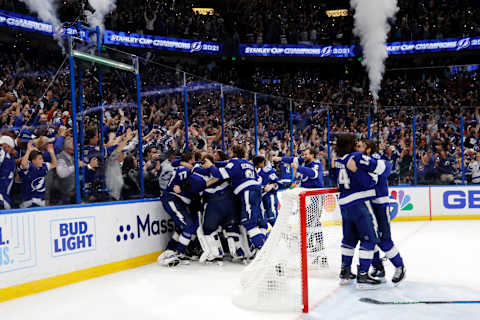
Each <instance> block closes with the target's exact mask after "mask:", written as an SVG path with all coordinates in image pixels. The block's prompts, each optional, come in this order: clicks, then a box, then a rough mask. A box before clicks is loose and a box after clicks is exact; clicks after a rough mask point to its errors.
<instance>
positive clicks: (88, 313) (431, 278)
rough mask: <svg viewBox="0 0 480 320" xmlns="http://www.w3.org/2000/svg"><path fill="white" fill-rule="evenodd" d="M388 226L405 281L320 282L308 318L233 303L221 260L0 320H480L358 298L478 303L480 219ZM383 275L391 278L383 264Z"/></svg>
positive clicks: (140, 272)
mask: <svg viewBox="0 0 480 320" xmlns="http://www.w3.org/2000/svg"><path fill="white" fill-rule="evenodd" d="M392 229H393V236H394V240H395V241H396V243H397V246H398V247H399V249H400V252H401V253H402V255H403V257H404V261H405V264H406V266H407V278H406V280H405V283H404V284H403V285H402V286H401V287H398V288H390V287H388V286H387V287H386V288H384V289H381V290H375V291H358V290H356V289H355V288H354V287H352V286H349V287H348V286H347V287H339V286H338V285H337V280H336V279H331V280H322V281H324V285H323V286H322V289H321V290H318V289H316V290H313V289H312V290H311V291H314V292H311V301H310V302H311V304H310V308H311V312H310V313H309V314H308V315H301V314H298V313H297V314H296V313H265V312H254V311H248V310H243V309H240V308H238V307H236V306H234V305H233V304H232V296H233V295H234V294H235V291H236V289H237V287H238V274H239V273H240V272H241V270H242V268H243V266H241V265H232V264H230V263H225V264H224V265H223V266H222V267H220V266H212V265H210V266H203V265H198V264H192V265H189V266H181V267H178V268H173V269H168V268H163V267H160V266H158V265H156V264H151V265H147V266H144V267H140V268H136V269H131V270H126V271H123V272H118V273H115V274H111V275H107V276H104V277H100V278H95V279H92V280H88V281H84V282H80V283H77V284H72V285H69V286H65V287H61V288H57V289H54V290H50V291H46V292H42V293H39V294H35V295H31V296H27V297H23V298H19V299H16V300H12V301H7V302H4V303H0V319H1V320H20V319H21V320H23V319H35V320H42V319H48V320H65V319H68V320H76V319H78V320H80V319H81V320H84V319H102V320H103V319H116V320H119V319H132V320H133V319H135V320H136V319H139V320H150V319H152V320H153V319H155V320H164V319H195V320H196V319H232V320H234V319H241V320H246V319H249V320H250V319H252V320H256V319H278V320H284V319H285V320H286V319H314V320H317V319H369V320H375V319H382V320H383V319H408V320H416V319H456V320H461V319H480V304H471V305H455V304H445V305H394V306H383V305H370V304H365V303H363V302H359V301H358V299H359V298H360V297H371V298H376V299H379V300H385V301H387V300H398V301H414V300H470V299H471V300H480V277H478V265H479V262H480V221H434V222H402V223H394V224H393V225H392ZM386 265H387V266H388V263H387V264H386ZM387 273H388V275H387V276H388V278H390V277H391V275H392V273H393V269H392V268H391V267H389V266H388V267H387Z"/></svg>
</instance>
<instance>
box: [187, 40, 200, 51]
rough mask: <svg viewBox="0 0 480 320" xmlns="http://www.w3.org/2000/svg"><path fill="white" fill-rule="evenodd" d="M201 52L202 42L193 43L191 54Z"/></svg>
mask: <svg viewBox="0 0 480 320" xmlns="http://www.w3.org/2000/svg"><path fill="white" fill-rule="evenodd" d="M200 50H202V41H196V42H192V48H191V49H190V52H198V51H200Z"/></svg>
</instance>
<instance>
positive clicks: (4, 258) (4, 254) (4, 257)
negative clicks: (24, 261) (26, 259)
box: [0, 227, 13, 266]
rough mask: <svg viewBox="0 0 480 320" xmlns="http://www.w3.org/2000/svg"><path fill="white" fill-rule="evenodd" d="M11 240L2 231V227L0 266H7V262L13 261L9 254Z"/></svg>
mask: <svg viewBox="0 0 480 320" xmlns="http://www.w3.org/2000/svg"><path fill="white" fill-rule="evenodd" d="M8 243H9V241H8V240H7V239H5V236H4V235H3V233H2V228H1V227H0V266H6V265H7V264H11V263H13V260H11V259H10V257H9V256H8V250H9V248H8V246H7V244H8Z"/></svg>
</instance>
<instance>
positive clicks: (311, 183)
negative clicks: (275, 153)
mask: <svg viewBox="0 0 480 320" xmlns="http://www.w3.org/2000/svg"><path fill="white" fill-rule="evenodd" d="M302 156H303V157H301V158H297V157H283V158H281V157H273V161H282V162H284V163H288V164H290V166H291V168H292V169H296V170H297V174H298V175H299V176H300V186H301V187H303V188H323V166H322V163H321V162H320V161H318V160H316V157H317V152H316V151H315V149H314V148H308V149H306V150H305V151H303V154H302Z"/></svg>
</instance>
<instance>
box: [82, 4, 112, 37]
mask: <svg viewBox="0 0 480 320" xmlns="http://www.w3.org/2000/svg"><path fill="white" fill-rule="evenodd" d="M88 3H90V5H91V6H92V8H93V9H95V13H93V14H92V15H89V16H87V21H88V24H89V25H90V27H91V28H96V27H97V26H99V27H100V29H101V31H102V32H103V30H105V26H104V22H105V16H106V15H107V14H109V13H110V12H112V11H113V10H114V9H115V8H116V6H117V5H116V0H88Z"/></svg>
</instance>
